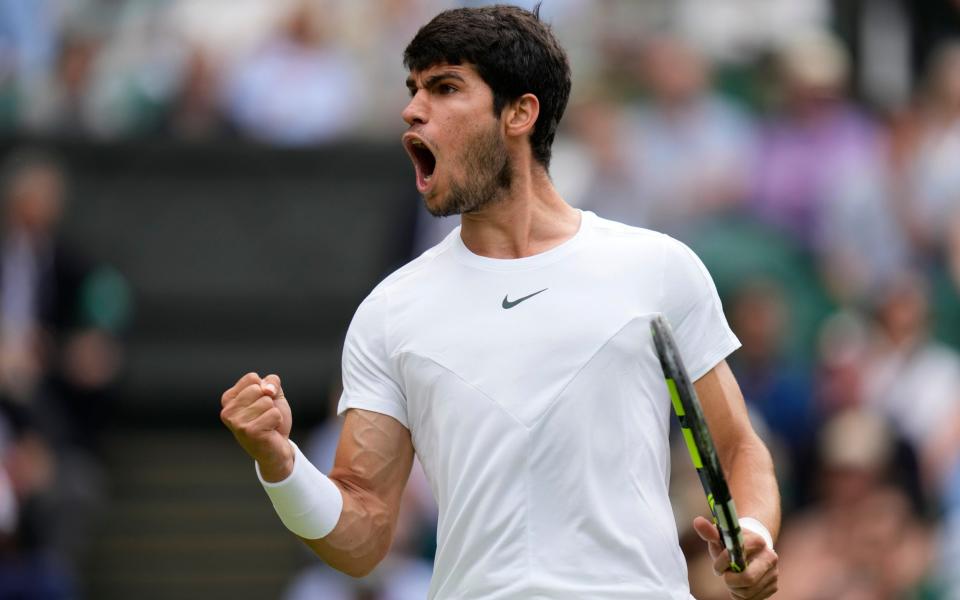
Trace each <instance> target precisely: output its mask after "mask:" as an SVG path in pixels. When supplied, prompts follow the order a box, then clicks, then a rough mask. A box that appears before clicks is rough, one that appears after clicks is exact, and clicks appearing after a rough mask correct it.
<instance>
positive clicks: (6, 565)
mask: <svg viewBox="0 0 960 600" xmlns="http://www.w3.org/2000/svg"><path fill="white" fill-rule="evenodd" d="M7 414H9V413H4V414H3V415H0V427H2V429H3V432H2V433H0V503H2V513H3V515H2V519H3V521H2V523H0V598H37V599H42V600H55V599H56V600H59V599H64V600H66V599H68V598H76V597H77V596H76V589H75V584H74V581H73V576H72V574H71V572H70V571H71V570H70V568H69V566H68V565H67V563H66V561H65V560H64V557H63V556H62V555H59V554H58V553H57V552H55V551H54V549H53V541H54V540H52V539H51V535H52V532H53V530H54V529H55V527H53V526H52V524H53V522H55V521H56V520H57V519H58V517H59V518H63V516H65V515H63V514H58V513H57V512H56V511H54V510H51V508H52V507H51V503H52V502H54V500H55V497H56V492H55V487H56V486H55V477H56V461H55V459H54V455H53V452H52V450H51V448H50V447H49V445H48V444H47V443H46V442H45V441H44V439H43V438H42V437H41V436H40V435H39V434H38V432H37V431H36V430H34V429H32V428H31V427H30V425H29V423H27V422H25V421H22V420H19V421H18V420H15V419H9V418H6V415H7Z"/></svg>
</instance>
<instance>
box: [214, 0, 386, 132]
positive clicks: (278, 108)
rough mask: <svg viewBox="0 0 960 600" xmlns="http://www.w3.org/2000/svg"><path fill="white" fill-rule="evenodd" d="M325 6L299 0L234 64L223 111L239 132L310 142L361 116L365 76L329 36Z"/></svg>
mask: <svg viewBox="0 0 960 600" xmlns="http://www.w3.org/2000/svg"><path fill="white" fill-rule="evenodd" d="M329 8H330V5H329V4H326V3H324V4H317V3H315V2H310V1H308V0H304V1H302V2H301V3H300V4H299V5H298V6H297V7H296V9H295V10H294V11H293V12H292V13H291V14H290V16H289V18H288V19H287V21H286V22H285V23H284V25H283V27H282V28H281V29H280V30H279V31H278V32H277V34H276V35H275V36H274V37H273V38H272V39H270V40H269V41H268V42H267V43H265V44H264V45H263V46H262V47H261V48H260V49H259V50H257V51H255V52H254V53H253V54H251V55H250V56H248V57H246V58H245V59H241V60H240V61H239V63H238V64H237V65H236V66H235V68H234V71H233V73H232V74H231V76H230V77H229V81H228V84H227V111H228V115H229V118H230V120H231V121H232V122H233V123H235V124H236V126H237V127H238V128H239V129H240V130H241V131H242V132H244V133H245V134H247V135H250V136H251V137H253V138H255V139H258V140H260V141H264V142H268V143H274V144H281V145H302V144H314V143H320V142H324V141H328V140H331V139H333V138H336V137H339V136H342V135H344V134H345V133H347V132H349V131H350V130H351V129H352V128H353V127H354V126H355V125H356V124H357V123H359V122H360V121H361V119H362V118H363V103H364V98H365V95H366V94H365V90H364V89H363V83H362V81H363V80H362V78H361V77H360V73H359V71H358V68H357V65H356V64H355V63H354V62H353V60H352V59H351V57H350V56H348V55H346V54H345V53H344V52H342V51H341V50H340V49H339V48H337V47H336V46H335V45H333V44H332V43H331V40H330V39H329V36H328V32H327V29H328V28H329V27H330V22H329V20H328V15H327V14H326V10H327V9H329ZM398 85H399V84H398Z"/></svg>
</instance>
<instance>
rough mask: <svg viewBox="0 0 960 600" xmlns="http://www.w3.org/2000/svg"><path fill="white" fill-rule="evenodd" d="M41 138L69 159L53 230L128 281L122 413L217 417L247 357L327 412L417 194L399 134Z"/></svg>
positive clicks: (401, 242)
mask: <svg viewBox="0 0 960 600" xmlns="http://www.w3.org/2000/svg"><path fill="white" fill-rule="evenodd" d="M21 145H22V144H20V143H14V142H8V143H6V144H4V146H5V147H4V148H3V150H4V154H6V152H7V151H9V150H12V149H13V148H16V147H18V146H21ZM34 145H35V144H34ZM43 146H44V148H45V149H48V150H53V151H54V152H55V153H56V154H57V155H58V156H59V157H60V158H62V160H63V162H64V164H65V166H66V168H67V169H68V171H69V173H70V180H71V186H70V191H69V197H70V204H69V207H68V209H67V218H66V222H65V223H64V227H63V231H64V235H65V236H66V237H67V238H68V239H69V240H71V241H73V242H74V245H75V246H76V247H77V248H78V249H80V251H82V252H84V253H87V254H88V255H89V256H90V257H91V258H93V259H94V260H97V261H102V262H104V263H107V264H110V265H112V266H114V267H116V269H118V270H119V271H120V273H122V274H123V276H124V277H125V278H126V279H127V281H128V283H129V286H130V288H131V290H132V292H133V299H134V318H133V321H132V324H131V326H130V328H129V331H128V335H127V336H126V343H125V345H126V350H127V352H126V356H127V362H126V369H125V376H124V378H123V385H122V387H121V390H120V391H121V393H120V403H119V406H118V411H119V414H120V416H121V418H122V419H126V420H128V421H129V420H133V421H146V422H152V421H154V420H156V419H160V420H172V421H179V422H191V421H194V419H195V418H196V417H198V416H201V415H207V416H209V415H213V422H214V423H216V413H217V412H218V410H219V408H218V405H219V401H218V400H219V396H220V393H221V391H222V390H223V389H225V388H226V387H228V386H229V385H231V384H232V382H233V381H235V380H236V379H237V378H238V377H239V376H240V375H242V374H243V373H245V372H247V371H251V370H257V371H261V372H278V373H280V374H281V376H282V377H283V378H284V383H285V387H286V388H287V391H288V396H290V397H291V398H295V399H297V400H298V405H299V406H297V409H298V414H310V413H313V414H314V415H317V416H319V415H321V414H323V412H324V411H325V406H324V401H325V400H326V396H327V389H328V387H329V385H330V384H331V382H332V381H334V379H335V377H336V375H337V373H338V370H339V353H340V345H341V342H342V338H343V334H344V333H345V331H346V327H347V325H348V323H349V320H350V317H351V316H352V314H353V311H354V310H355V308H356V306H357V304H358V303H359V302H360V300H362V299H363V297H364V296H365V295H366V294H367V293H368V292H369V291H370V289H371V288H372V287H373V286H374V285H375V284H376V282H377V281H379V279H381V278H382V277H383V276H384V275H385V274H387V273H388V272H389V271H390V270H391V269H392V268H393V267H395V266H397V265H398V264H399V263H400V262H402V261H403V260H404V259H405V258H406V257H407V255H408V253H409V247H410V239H409V237H410V232H411V231H412V230H413V227H412V224H413V219H414V218H415V211H416V207H417V202H418V201H419V200H417V198H416V196H415V193H414V190H413V186H412V181H411V175H410V167H409V163H408V162H407V159H406V157H405V156H404V154H403V151H402V150H401V149H400V147H399V144H390V145H370V144H361V143H345V144H337V145H335V146H328V147H323V148H315V149H309V150H276V149H267V148H261V147H256V146H250V145H238V144H216V145H180V144H172V143H153V142H150V143H123V144H110V145H103V144H100V145H94V144H90V143H86V142H84V143H80V142H54V143H46V144H43Z"/></svg>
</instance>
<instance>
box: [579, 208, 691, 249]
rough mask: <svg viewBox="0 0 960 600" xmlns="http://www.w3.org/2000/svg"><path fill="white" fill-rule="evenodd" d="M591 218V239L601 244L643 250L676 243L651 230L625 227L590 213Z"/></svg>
mask: <svg viewBox="0 0 960 600" xmlns="http://www.w3.org/2000/svg"><path fill="white" fill-rule="evenodd" d="M591 218H592V220H593V224H592V231H593V234H594V235H593V237H594V239H595V240H597V241H599V242H601V243H603V242H608V243H613V244H627V245H631V246H634V247H642V248H644V249H650V248H653V247H662V246H669V245H672V244H675V243H677V241H676V240H675V239H673V238H671V237H670V236H668V235H667V234H665V233H661V232H659V231H654V230H653V229H646V228H644V227H637V226H634V225H627V224H626V223H621V222H620V221H613V220H611V219H605V218H603V217H600V216H597V215H593V214H592V213H591Z"/></svg>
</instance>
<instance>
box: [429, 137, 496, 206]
mask: <svg viewBox="0 0 960 600" xmlns="http://www.w3.org/2000/svg"><path fill="white" fill-rule="evenodd" d="M464 156H466V157H467V159H466V161H465V171H466V175H465V176H464V178H463V179H462V180H460V181H456V180H454V181H452V182H451V183H450V190H449V191H448V192H447V198H446V202H444V203H443V204H442V205H440V206H436V207H431V206H430V205H429V204H427V210H428V211H430V214H431V215H433V216H435V217H449V216H451V215H462V214H466V213H473V212H477V211H479V210H481V209H483V208H486V207H487V206H490V205H491V204H494V203H495V202H498V201H499V200H501V199H503V198H505V197H506V191H507V190H509V189H510V184H511V183H513V170H512V168H511V164H510V155H509V154H508V153H507V147H506V144H504V143H503V138H502V137H500V133H499V131H498V130H497V128H496V127H493V128H491V129H490V131H489V132H486V133H480V134H478V135H477V137H476V140H475V141H474V142H473V143H472V144H469V145H468V146H467V151H466V152H464Z"/></svg>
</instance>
